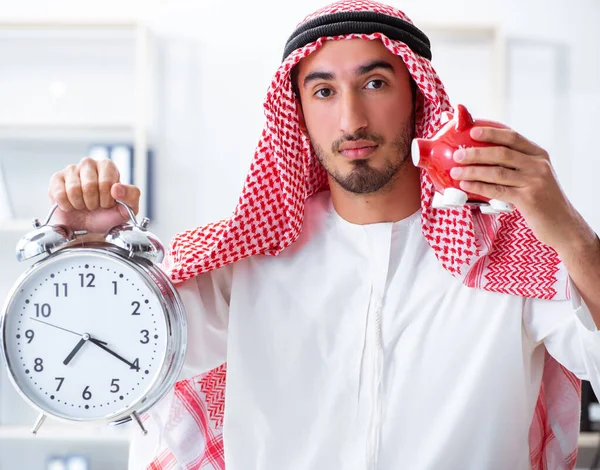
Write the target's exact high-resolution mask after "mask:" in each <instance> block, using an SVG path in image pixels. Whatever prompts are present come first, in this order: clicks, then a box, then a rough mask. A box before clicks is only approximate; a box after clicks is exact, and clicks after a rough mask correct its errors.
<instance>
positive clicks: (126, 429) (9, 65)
mask: <svg viewBox="0 0 600 470" xmlns="http://www.w3.org/2000/svg"><path fill="white" fill-rule="evenodd" d="M0 63H2V64H3V65H2V74H0V103H2V106H0V175H1V176H2V178H0V204H2V202H3V198H2V197H1V196H2V192H4V193H5V194H7V196H8V200H9V203H10V204H9V206H10V212H12V213H13V217H10V218H7V217H6V216H3V214H6V211H4V212H3V211H2V210H0V246H3V247H4V249H3V250H2V252H1V253H0V262H1V263H2V266H3V269H2V270H0V297H1V298H2V299H3V298H4V297H5V295H6V293H7V291H8V289H9V287H10V285H11V284H12V283H13V282H14V281H15V280H16V278H17V276H18V275H19V274H20V273H21V272H23V271H24V270H25V269H26V267H27V266H25V265H22V266H21V265H19V264H18V263H17V261H16V259H15V257H14V249H13V248H14V246H15V244H16V241H17V240H18V239H19V238H20V237H21V236H22V235H23V234H25V233H26V232H27V231H29V230H31V228H32V226H31V219H32V218H33V217H37V218H40V219H44V218H45V217H46V215H47V212H48V210H49V207H50V205H49V201H48V199H47V186H48V181H49V178H50V176H51V175H52V173H54V172H55V171H57V170H60V169H61V168H63V167H64V166H65V165H67V164H71V163H77V162H78V161H79V160H80V159H81V158H82V157H84V156H86V154H87V151H88V149H89V147H90V146H92V145H94V144H126V145H130V146H132V148H133V153H134V157H133V158H134V160H133V182H134V184H136V185H137V186H138V187H139V188H140V190H141V192H142V195H143V197H142V200H141V201H140V211H139V213H140V215H146V214H147V213H148V212H147V210H148V207H147V202H148V199H147V197H148V192H149V188H148V150H149V149H150V148H151V147H152V145H153V135H154V134H155V132H154V131H155V119H156V104H155V102H156V100H157V89H156V83H155V80H154V78H155V76H156V41H155V39H154V37H153V36H152V34H151V32H150V31H149V30H148V29H147V28H146V27H145V26H144V25H142V24H137V23H114V22H103V23H91V22H69V21H53V22H43V23H42V22H40V23H6V22H0ZM144 195H146V196H145V197H144ZM0 209H2V208H0ZM36 416H37V414H36V412H35V411H34V410H32V409H31V408H30V407H29V406H28V405H27V404H26V403H25V402H24V401H23V400H22V398H21V397H20V396H19V395H18V394H17V393H16V392H15V391H14V390H13V387H12V384H11V383H10V381H9V379H8V376H7V373H6V371H5V370H4V367H0V470H5V469H7V470H8V469H10V470H12V469H14V468H27V469H28V470H29V469H31V470H37V469H39V470H45V469H46V462H47V459H48V457H49V456H52V455H66V454H81V455H86V456H87V457H88V458H89V460H90V464H91V467H92V468H93V469H94V470H104V469H106V470H109V469H110V470H120V469H123V470H124V469H125V468H126V461H127V451H128V446H129V434H130V432H131V431H132V430H131V427H130V425H129V424H127V425H125V426H118V427H102V428H98V427H88V426H84V427H81V426H80V425H77V426H75V425H68V424H63V423H59V422H55V421H52V420H48V421H47V422H46V423H45V424H44V425H43V426H42V428H41V429H40V431H39V432H38V434H37V435H33V434H32V433H31V428H32V426H33V423H34V421H35V418H36ZM135 430H136V429H134V430H133V431H135ZM15 465H17V466H15Z"/></svg>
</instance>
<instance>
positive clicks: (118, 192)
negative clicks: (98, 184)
mask: <svg viewBox="0 0 600 470" xmlns="http://www.w3.org/2000/svg"><path fill="white" fill-rule="evenodd" d="M110 195H111V196H112V197H113V198H115V199H118V200H119V201H121V202H124V203H125V204H127V205H128V206H129V207H131V210H132V211H133V213H134V214H136V215H137V213H138V210H139V209H140V190H139V188H138V187H137V186H133V185H131V184H122V183H115V184H113V185H112V188H110ZM119 210H120V211H121V212H122V213H123V215H126V213H127V211H126V210H125V208H124V207H120V208H119Z"/></svg>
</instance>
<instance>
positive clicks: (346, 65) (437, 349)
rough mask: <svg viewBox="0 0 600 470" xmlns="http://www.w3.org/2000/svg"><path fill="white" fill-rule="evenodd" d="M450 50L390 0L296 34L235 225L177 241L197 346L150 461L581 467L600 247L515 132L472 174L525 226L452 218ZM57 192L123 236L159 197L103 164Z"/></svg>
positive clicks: (331, 13)
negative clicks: (428, 144) (133, 211)
mask: <svg viewBox="0 0 600 470" xmlns="http://www.w3.org/2000/svg"><path fill="white" fill-rule="evenodd" d="M430 57H431V56H430V50H429V42H428V40H427V38H426V37H425V36H424V35H423V33H421V32H420V31H419V30H418V29H416V28H415V27H414V26H412V24H410V23H409V21H408V19H407V18H406V17H405V16H404V14H402V13H401V12H399V11H397V10H395V9H393V8H391V7H388V6H386V5H382V4H379V3H375V2H371V1H356V2H340V3H336V4H333V5H330V6H329V7H326V8H324V9H323V10H320V11H319V12H317V13H315V14H314V15H311V16H310V17H309V18H307V19H306V20H305V21H304V22H303V23H302V24H301V25H300V26H299V27H298V29H297V30H296V31H295V32H294V34H292V36H291V37H290V39H289V40H288V43H287V44H286V48H285V53H284V61H283V64H282V66H281V67H280V69H279V70H278V72H277V74H276V75H275V78H274V80H273V83H272V85H271V87H270V89H269V92H268V94H267V99H266V102H265V110H266V116H267V124H266V127H265V131H264V133H263V138H262V139H261V142H260V143H259V146H258V149H257V152H256V155H255V159H254V161H253V163H252V166H251V169H250V172H249V175H248V179H247V181H246V185H245V187H244V191H243V194H242V197H241V198H240V203H239V205H238V207H237V208H236V211H235V214H234V216H233V217H232V218H231V219H228V220H224V221H221V222H219V223H216V224H213V225H209V226H207V227H200V228H198V229H194V230H191V231H189V232H185V233H183V234H180V235H178V236H176V237H175V239H174V241H173V244H172V249H171V252H170V257H169V260H168V262H167V263H166V265H165V269H167V270H168V271H169V272H170V273H171V276H172V278H173V279H174V280H175V281H177V282H179V284H178V286H179V287H178V288H179V292H180V293H181V295H182V297H183V299H184V302H185V305H186V310H187V315H188V321H189V335H190V337H189V340H190V350H189V353H188V356H187V358H186V367H185V370H184V371H183V373H182V376H181V381H180V382H178V383H177V385H176V387H175V389H174V390H173V392H172V393H171V394H170V395H168V396H167V397H166V398H165V399H164V400H163V401H162V402H161V403H160V404H158V405H157V406H156V408H155V409H154V410H152V411H151V412H150V413H149V415H148V417H147V419H146V425H147V427H148V428H149V431H150V433H149V435H148V436H146V437H144V438H142V437H134V442H133V444H132V453H131V467H132V468H136V469H137V468H151V469H158V468H161V469H164V468H215V469H222V468H227V469H228V470H251V469H260V470H275V469H276V470H281V469H294V470H296V469H297V470H300V469H302V470H306V469H351V470H354V469H357V470H358V469H385V470H387V469H398V468H402V469H411V470H412V469H418V470H421V469H459V470H462V469H477V470H479V469H529V468H535V469H538V468H539V469H542V468H548V469H563V468H565V469H566V468H573V467H574V463H575V459H576V446H577V425H578V406H579V401H578V398H579V395H578V385H579V384H578V381H577V379H576V378H575V376H577V377H579V378H582V379H583V378H585V379H588V380H590V381H591V382H592V385H593V386H594V388H595V389H596V391H598V392H600V386H599V385H600V381H599V380H598V378H599V377H598V372H597V368H598V366H599V365H600V337H599V336H598V333H597V332H596V329H597V328H596V325H600V294H599V292H600V289H598V286H600V241H599V240H598V238H597V236H596V235H595V234H594V232H593V231H592V230H591V228H590V227H589V226H588V225H587V224H586V223H585V221H583V219H582V218H581V216H580V215H579V214H578V213H577V211H576V210H575V209H574V208H573V207H572V206H571V204H570V203H569V201H568V200H567V198H566V197H565V195H564V194H563V193H562V191H561V189H560V187H559V185H558V182H557V181H556V178H555V176H554V174H553V172H552V168H551V165H550V163H549V159H548V155H547V154H546V152H545V151H544V150H543V149H541V148H539V147H538V146H537V145H535V144H533V143H532V142H530V141H528V140H527V139H525V138H524V137H522V136H520V135H519V134H517V133H516V132H514V131H511V130H498V129H496V130H494V129H490V128H481V129H476V130H474V131H473V132H474V133H473V136H474V138H476V139H479V140H481V141H485V142H490V143H492V144H494V145H493V146H491V147H487V148H484V149H466V150H465V151H463V152H457V154H456V155H455V158H456V159H457V160H460V161H461V163H463V164H464V165H465V166H464V167H462V171H461V172H460V174H459V173H456V174H455V175H454V177H455V178H456V179H458V180H460V181H462V182H463V183H462V185H463V188H464V189H465V190H468V191H472V192H475V193H479V194H482V195H485V196H487V197H490V198H499V199H502V200H503V201H506V202H511V203H513V204H515V206H516V207H517V208H518V210H519V212H515V213H513V214H510V215H503V216H495V215H482V214H481V213H479V211H477V210H473V211H471V209H467V208H465V209H462V210H452V211H447V210H444V211H441V210H435V209H433V208H432V207H431V202H432V186H431V182H430V181H429V179H428V177H427V175H426V174H424V173H421V172H420V171H419V170H418V169H417V168H415V167H414V166H412V164H411V162H410V158H409V149H410V143H411V140H412V138H413V137H415V136H429V135H431V134H432V133H433V132H434V131H435V129H436V128H437V126H439V124H440V120H441V114H442V112H443V111H448V110H450V109H451V108H450V105H449V101H448V97H447V96H446V94H445V92H444V89H443V86H442V84H441V82H440V81H439V79H438V78H437V75H436V74H435V71H434V70H433V68H432V67H431V64H430V62H429V60H430ZM481 164H484V165H485V166H481ZM50 196H51V198H52V199H53V200H55V201H56V202H58V203H59V205H60V208H61V209H62V210H63V212H62V213H61V217H62V220H63V222H65V223H67V224H69V225H71V226H73V227H74V228H82V227H85V228H88V229H93V230H95V231H102V230H104V229H106V228H108V227H109V226H110V225H111V224H115V223H117V222H119V221H120V220H121V219H122V217H123V214H121V213H119V212H118V210H117V209H116V208H115V207H114V199H113V198H118V199H121V200H124V201H126V202H128V203H129V204H130V205H132V206H134V207H137V201H138V199H139V191H138V190H137V189H136V188H134V187H129V186H125V185H122V184H119V183H118V173H117V171H116V169H115V168H114V166H113V165H112V164H110V163H109V162H99V163H95V162H93V161H91V160H90V159H84V160H83V161H82V162H81V163H80V164H79V165H77V166H70V167H68V168H66V169H65V170H63V171H61V172H59V173H57V174H56V175H54V176H53V178H52V181H51V183H50ZM273 255H277V256H273ZM569 291H570V293H571V300H569V299H567V297H568V292H569ZM581 297H583V300H582V299H581ZM547 353H549V354H547ZM225 362H227V368H225V365H224V364H225ZM225 370H226V371H227V376H226V382H227V387H226V388H224V384H225ZM569 371H570V372H569Z"/></svg>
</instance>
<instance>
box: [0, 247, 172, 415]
mask: <svg viewBox="0 0 600 470" xmlns="http://www.w3.org/2000/svg"><path fill="white" fill-rule="evenodd" d="M5 315H6V317H5V326H4V342H5V353H6V358H7V360H8V363H9V366H10V369H11V373H12V376H13V379H14V381H15V382H16V383H17V384H18V386H19V388H20V389H21V391H22V392H23V393H24V394H25V395H26V396H27V397H28V398H29V399H30V400H31V401H32V402H33V403H34V404H35V405H37V406H38V407H39V408H41V409H42V410H44V411H46V412H49V413H51V414H53V415H56V416H59V417H63V418H67V419H81V420H95V419H110V418H111V417H115V416H118V415H120V414H122V413H123V412H124V411H126V410H127V409H128V408H130V407H131V406H133V405H134V404H135V403H137V402H138V401H139V400H140V399H141V398H142V397H144V396H145V395H146V393H147V392H148V390H149V389H150V388H151V387H152V385H153V384H154V382H155V381H156V379H157V376H158V375H159V374H160V372H161V368H162V365H163V362H164V358H165V354H166V348H167V335H168V334H169V331H168V329H167V328H168V327H167V322H166V320H165V313H164V310H163V306H162V304H161V302H160V301H159V298H158V297H157V296H156V294H155V291H154V290H153V289H152V288H151V287H150V286H149V285H148V284H147V283H146V282H145V281H144V278H143V277H142V275H141V274H139V272H138V271H137V270H136V269H135V268H133V267H132V266H130V265H129V264H127V263H126V262H124V261H121V260H119V259H117V258H116V257H110V256H102V255H99V254H94V253H89V252H88V253H86V254H82V255H76V256H73V255H69V256H62V257H61V256H60V255H59V256H56V257H54V258H52V259H50V260H48V262H46V263H44V264H42V265H39V266H38V268H37V269H35V270H34V271H33V272H32V273H31V274H30V275H29V276H27V278H26V279H25V280H24V281H23V282H22V283H21V284H20V285H19V286H18V287H17V289H16V291H15V292H14V295H13V298H12V301H11V302H10V304H9V305H8V308H7V311H6V312H5Z"/></svg>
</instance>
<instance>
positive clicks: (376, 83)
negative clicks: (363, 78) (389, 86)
mask: <svg viewBox="0 0 600 470" xmlns="http://www.w3.org/2000/svg"><path fill="white" fill-rule="evenodd" d="M385 85H386V83H385V82H384V81H383V80H371V81H370V82H369V83H367V86H366V88H367V89H369V90H380V89H381V88H383V87H384V86H385Z"/></svg>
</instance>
